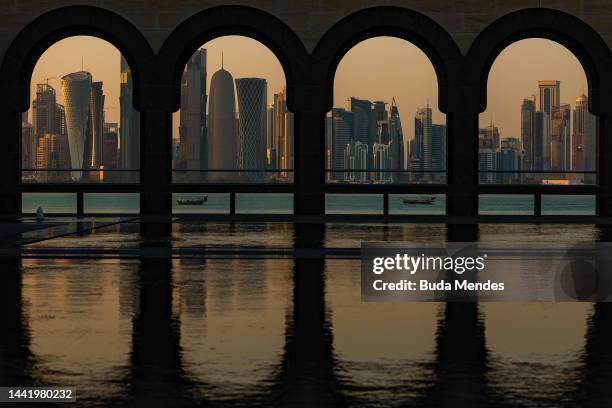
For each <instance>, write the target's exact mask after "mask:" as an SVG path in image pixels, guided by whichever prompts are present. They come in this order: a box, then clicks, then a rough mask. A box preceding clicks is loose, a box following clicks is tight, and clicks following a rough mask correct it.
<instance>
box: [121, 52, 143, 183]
mask: <svg viewBox="0 0 612 408" xmlns="http://www.w3.org/2000/svg"><path fill="white" fill-rule="evenodd" d="M120 71H121V72H120V75H121V78H120V79H121V81H120V85H119V109H120V113H121V114H120V117H119V167H120V168H121V169H132V170H133V169H138V168H139V167H140V148H139V147H140V113H139V112H138V111H136V109H134V100H133V99H134V91H133V88H132V72H131V71H130V66H129V65H128V63H127V61H126V60H125V58H124V57H123V55H122V56H121V65H120ZM125 178H130V175H129V174H126V175H125Z"/></svg>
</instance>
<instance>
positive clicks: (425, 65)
mask: <svg viewBox="0 0 612 408" xmlns="http://www.w3.org/2000/svg"><path fill="white" fill-rule="evenodd" d="M204 46H205V48H206V49H207V50H208V61H207V66H208V76H207V79H208V81H209V82H210V78H211V76H212V74H213V73H214V72H215V71H216V70H217V69H219V68H220V66H221V53H222V52H223V54H224V66H225V69H227V70H228V71H230V72H231V73H232V75H233V76H234V78H241V77H262V78H266V79H267V80H268V98H269V100H271V98H272V95H273V93H275V92H278V91H279V90H281V89H282V88H283V86H284V85H285V77H284V74H283V70H282V67H281V65H280V63H279V62H278V60H277V59H276V58H275V57H274V55H273V54H272V52H271V51H270V50H269V49H267V48H266V47H265V46H263V45H261V44H260V43H258V42H257V41H255V40H252V39H250V38H246V37H239V36H227V37H221V38H218V39H215V40H213V41H210V42H208V43H207V44H205V45H204ZM81 61H83V66H84V68H85V70H88V71H90V72H91V73H92V75H93V78H94V80H96V81H103V82H104V92H105V94H106V107H107V110H106V120H107V121H108V122H117V121H118V119H119V118H118V114H119V110H118V107H119V52H118V50H117V49H115V48H114V47H113V46H112V45H110V44H109V43H107V42H105V41H104V40H100V39H97V38H94V37H86V36H79V37H72V38H68V39H65V40H62V41H60V42H58V43H56V44H55V45H53V46H52V47H50V48H49V49H48V50H47V51H46V52H45V53H44V54H43V55H42V56H41V58H40V60H39V62H38V64H37V65H36V67H35V69H34V73H33V76H32V90H33V92H32V95H31V97H32V98H34V97H35V92H34V89H35V86H36V84H37V83H43V82H45V78H47V77H60V76H62V75H65V74H68V73H70V72H74V71H78V70H80V69H81ZM539 79H556V80H560V81H561V101H562V102H568V103H570V104H571V105H572V106H573V105H574V100H575V98H576V96H577V95H579V94H580V93H581V92H583V90H584V91H585V92H586V89H587V85H586V76H585V74H584V71H583V70H582V67H581V66H580V64H579V62H578V60H577V59H576V58H575V57H574V56H573V55H572V54H571V53H570V52H569V51H568V50H566V49H565V48H564V47H562V46H561V45H558V44H556V43H554V42H552V41H549V40H543V39H530V40H524V41H520V42H517V43H515V44H513V45H511V46H509V47H508V48H506V49H505V50H504V51H503V52H502V54H501V55H500V56H499V58H498V59H497V60H496V61H495V64H494V65H493V68H492V70H491V73H490V77H489V92H488V108H487V110H486V111H485V112H484V113H483V114H482V115H481V124H483V125H484V124H488V122H489V121H490V120H491V119H492V120H493V122H494V123H495V124H496V125H497V126H498V127H499V128H500V131H501V135H502V137H511V136H512V137H520V105H521V102H522V99H523V98H524V97H527V96H529V95H531V94H533V93H535V92H537V81H538V80H539ZM49 84H51V85H52V86H53V87H55V89H56V90H57V93H58V102H59V103H62V101H63V97H62V95H61V90H60V86H59V79H49ZM350 96H357V97H360V98H367V99H370V100H383V101H386V102H391V98H392V97H395V99H396V101H397V104H398V108H399V112H400V115H401V118H402V125H403V128H404V135H405V137H406V138H407V139H408V138H412V136H413V133H414V129H413V127H414V126H413V118H414V113H415V111H416V109H417V108H419V107H424V106H425V105H426V104H427V103H428V102H429V104H430V105H431V106H432V108H434V109H433V116H434V118H433V119H434V123H443V122H444V115H443V114H442V113H440V112H439V111H438V110H437V103H438V93H437V80H436V76H435V72H434V70H433V66H432V65H431V63H430V62H429V60H428V59H427V57H426V56H425V54H423V52H422V51H420V50H419V49H418V48H417V47H416V46H414V45H412V44H411V43H409V42H407V41H404V40H400V39H397V38H392V37H378V38H373V39H369V40H366V41H364V42H362V43H360V44H358V45H357V46H355V47H354V48H353V49H351V50H350V51H349V52H348V53H347V55H346V56H345V57H344V59H343V60H342V61H341V62H340V65H339V66H338V70H337V72H336V79H335V83H334V105H335V106H340V107H346V106H347V102H346V100H347V98H349V97H350ZM174 118H175V126H174V127H175V128H176V127H177V126H178V116H177V115H176V114H175V115H174ZM174 133H175V137H176V136H177V134H178V132H177V131H176V129H175V132H174Z"/></svg>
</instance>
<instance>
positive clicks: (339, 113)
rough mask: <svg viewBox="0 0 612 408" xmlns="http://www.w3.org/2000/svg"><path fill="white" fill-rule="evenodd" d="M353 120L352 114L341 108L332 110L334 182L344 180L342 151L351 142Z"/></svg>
mask: <svg viewBox="0 0 612 408" xmlns="http://www.w3.org/2000/svg"><path fill="white" fill-rule="evenodd" d="M353 120H354V116H353V113H352V112H347V111H346V110H345V109H342V108H333V109H332V170H335V171H336V172H334V173H332V178H333V179H334V180H344V174H345V173H344V170H348V169H347V168H345V167H344V150H345V149H346V145H349V144H351V143H352V142H353V123H354V122H353Z"/></svg>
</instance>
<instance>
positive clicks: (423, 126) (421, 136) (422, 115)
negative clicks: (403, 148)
mask: <svg viewBox="0 0 612 408" xmlns="http://www.w3.org/2000/svg"><path fill="white" fill-rule="evenodd" d="M414 137H415V140H416V148H417V149H418V152H417V157H418V158H419V159H420V161H421V163H422V166H423V171H425V172H427V171H429V170H432V161H431V150H432V149H431V147H432V146H431V108H430V107H429V105H428V106H427V107H426V108H420V109H417V112H416V115H415V117H414ZM422 176H423V177H422V178H424V179H425V180H429V179H431V175H430V174H427V173H425V174H423V175H422Z"/></svg>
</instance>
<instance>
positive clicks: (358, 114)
mask: <svg viewBox="0 0 612 408" xmlns="http://www.w3.org/2000/svg"><path fill="white" fill-rule="evenodd" d="M351 112H352V113H353V117H354V121H353V126H354V128H353V132H354V134H353V138H354V139H355V140H357V141H359V142H361V143H365V144H367V145H368V146H372V145H373V144H374V139H375V133H376V118H375V115H374V111H373V110H372V102H370V101H368V100H365V99H358V98H354V97H351Z"/></svg>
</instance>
